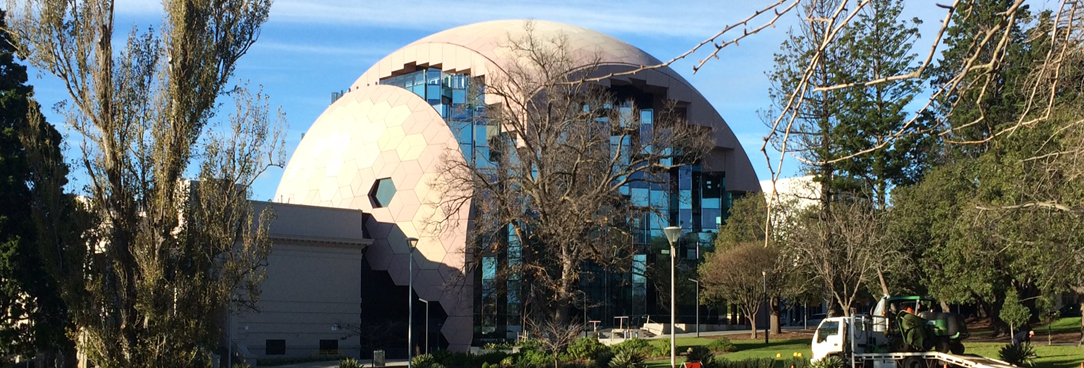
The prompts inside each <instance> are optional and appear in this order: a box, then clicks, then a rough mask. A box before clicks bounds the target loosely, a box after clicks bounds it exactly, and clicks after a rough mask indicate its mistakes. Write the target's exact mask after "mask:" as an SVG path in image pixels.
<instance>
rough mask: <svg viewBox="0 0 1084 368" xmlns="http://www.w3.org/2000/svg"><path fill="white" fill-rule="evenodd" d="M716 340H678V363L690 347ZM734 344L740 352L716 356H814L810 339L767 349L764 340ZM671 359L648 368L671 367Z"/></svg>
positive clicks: (777, 343) (732, 358)
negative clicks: (796, 354) (795, 354)
mask: <svg viewBox="0 0 1084 368" xmlns="http://www.w3.org/2000/svg"><path fill="white" fill-rule="evenodd" d="M712 341H715V340H714V339H708V338H702V337H683V338H679V339H677V343H676V344H677V352H678V357H677V362H678V364H679V365H680V364H681V363H682V362H684V361H685V358H684V357H682V356H681V354H683V353H685V351H686V350H688V349H689V347H690V346H696V345H707V344H710V343H711V342H712ZM730 342H732V343H734V346H736V347H738V351H735V352H733V353H720V354H716V355H715V356H716V357H722V358H726V359H727V360H730V361H737V360H746V359H755V358H773V359H774V358H775V356H776V354H779V355H780V356H781V358H780V359H788V358H791V357H792V355H793V354H794V353H796V352H798V353H802V356H803V357H806V358H808V357H809V356H810V355H812V354H813V353H812V351H811V350H809V339H783V340H771V344H769V345H768V346H767V347H765V346H764V340H730ZM669 366H670V358H669V357H666V358H661V359H658V360H649V361H647V367H649V368H650V367H669Z"/></svg>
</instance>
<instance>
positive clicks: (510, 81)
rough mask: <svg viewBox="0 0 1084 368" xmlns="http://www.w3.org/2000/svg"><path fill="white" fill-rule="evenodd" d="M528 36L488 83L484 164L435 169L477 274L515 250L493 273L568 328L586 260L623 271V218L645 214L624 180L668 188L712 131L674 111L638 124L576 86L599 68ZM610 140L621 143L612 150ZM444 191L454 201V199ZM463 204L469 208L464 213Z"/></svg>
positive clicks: (455, 161)
mask: <svg viewBox="0 0 1084 368" xmlns="http://www.w3.org/2000/svg"><path fill="white" fill-rule="evenodd" d="M525 27H526V30H527V32H526V34H527V35H526V36H525V37H523V38H520V39H512V40H510V43H509V44H508V45H504V46H503V47H506V48H507V49H508V50H509V52H511V53H513V54H514V55H515V56H516V57H515V58H513V59H515V60H516V62H514V63H512V64H511V65H504V66H502V69H503V71H504V74H499V75H498V74H491V75H487V76H486V81H485V83H486V86H485V93H486V94H487V96H486V100H487V101H498V102H497V103H496V104H492V105H490V106H488V107H487V111H488V114H487V116H486V118H487V119H488V121H489V123H490V124H492V125H493V126H495V127H499V128H500V131H501V133H500V134H498V135H496V136H494V137H492V138H490V139H489V150H490V156H489V158H490V160H491V161H490V162H489V163H487V164H485V165H480V164H477V165H476V164H475V163H473V162H466V161H465V160H463V159H462V156H461V155H458V152H457V153H454V154H452V155H451V156H450V157H449V158H448V159H446V160H445V163H444V165H445V167H444V170H442V171H443V172H444V173H445V177H443V178H441V180H442V182H444V183H446V185H447V186H448V188H449V189H450V190H448V191H447V192H446V193H453V194H451V195H449V194H446V195H445V197H444V198H443V199H442V208H443V209H444V210H445V213H447V214H449V216H448V217H449V218H455V215H453V214H455V213H457V211H460V210H466V209H467V208H470V210H471V211H472V217H473V227H472V228H471V230H470V234H469V238H468V240H467V242H468V244H472V247H469V248H470V250H469V252H471V254H469V255H468V260H471V259H473V260H475V261H474V263H475V265H474V266H475V267H477V266H478V262H477V261H478V260H479V259H480V257H481V255H483V254H503V253H506V252H507V251H508V249H509V248H508V247H509V246H510V245H511V246H514V247H516V249H515V251H516V252H518V254H519V255H521V257H522V258H521V260H522V261H521V262H516V263H513V264H508V265H507V267H502V268H499V269H500V270H501V271H500V272H502V274H501V275H500V276H504V277H505V278H515V279H520V278H521V280H523V282H524V283H529V284H531V285H532V286H533V291H532V293H530V294H529V295H528V296H527V297H531V298H535V299H534V300H533V302H531V303H529V304H530V305H532V306H534V307H536V308H540V312H542V313H539V314H535V315H539V316H546V317H544V318H543V320H545V319H552V320H553V321H554V322H555V323H561V324H567V323H568V321H569V319H570V316H569V314H568V309H569V308H570V304H571V303H572V302H573V301H574V297H575V295H574V292H575V291H576V289H577V281H578V280H579V278H580V275H581V273H580V271H581V267H582V266H583V265H584V264H585V262H594V263H596V264H600V265H604V266H607V267H611V266H612V267H628V266H630V265H631V257H632V255H633V252H632V248H631V247H632V241H631V240H632V236H633V234H632V233H630V229H631V228H633V226H631V223H632V221H639V220H640V219H642V218H643V217H644V216H645V215H646V214H647V213H648V212H649V211H652V209H651V208H650V207H649V206H641V205H638V204H637V203H635V202H634V201H632V200H630V198H629V197H628V196H627V195H626V193H624V192H623V189H624V188H628V186H629V185H631V184H633V183H646V184H647V185H657V186H659V185H668V184H666V183H667V182H668V178H669V176H668V175H669V174H668V170H670V169H671V168H675V167H677V166H680V165H682V164H686V163H692V162H695V161H696V160H698V159H699V158H700V157H701V156H703V155H704V154H705V153H706V152H707V151H708V149H709V148H710V146H711V139H710V136H709V134H710V131H708V130H707V129H705V128H703V127H698V126H693V125H690V124H686V123H685V121H684V120H683V119H681V116H680V114H679V112H678V111H655V113H654V118H653V119H652V120H651V121H646V120H641V118H640V114H639V112H638V110H637V109H638V108H639V107H638V106H633V105H632V104H631V103H626V102H625V101H620V100H616V99H615V97H614V96H613V95H611V94H610V93H608V92H607V91H606V89H605V88H603V87H602V86H600V85H598V84H596V83H592V82H584V81H583V79H584V78H585V77H590V76H592V75H594V74H596V71H597V66H598V61H597V59H596V60H586V61H585V60H582V59H577V58H576V57H575V56H574V55H572V53H571V50H570V49H569V47H568V45H567V43H568V41H567V37H564V36H559V37H556V38H553V39H545V38H541V37H539V36H537V35H535V34H534V33H533V31H532V25H531V23H529V22H528V23H526V25H525ZM613 142H624V143H623V144H622V143H617V144H614V143H613ZM454 193H463V194H462V195H454ZM464 204H470V205H464Z"/></svg>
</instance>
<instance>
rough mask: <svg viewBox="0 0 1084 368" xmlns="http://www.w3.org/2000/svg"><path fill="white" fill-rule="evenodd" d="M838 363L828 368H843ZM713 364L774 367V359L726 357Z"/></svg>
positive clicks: (728, 367) (725, 367) (730, 367)
mask: <svg viewBox="0 0 1084 368" xmlns="http://www.w3.org/2000/svg"><path fill="white" fill-rule="evenodd" d="M840 364H841V366H839V367H830V368H843V367H842V362H841V363H840ZM715 365H716V367H718V368H775V360H774V359H772V358H754V359H744V360H737V361H729V360H726V359H719V360H717V361H715ZM823 368H829V367H823Z"/></svg>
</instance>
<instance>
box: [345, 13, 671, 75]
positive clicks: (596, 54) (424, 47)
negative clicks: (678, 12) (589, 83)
mask: <svg viewBox="0 0 1084 368" xmlns="http://www.w3.org/2000/svg"><path fill="white" fill-rule="evenodd" d="M528 31H531V32H533V33H534V35H535V36H537V37H539V38H540V39H541V40H544V41H549V40H553V39H555V38H557V37H562V38H564V42H566V45H567V47H568V49H569V51H570V54H571V55H572V56H573V58H574V62H575V63H577V64H579V65H580V66H588V65H591V64H592V63H595V62H598V63H599V64H603V65H626V66H633V67H639V66H643V65H656V64H660V63H661V61H659V59H656V58H655V57H653V56H651V55H650V54H648V53H647V52H644V50H641V49H639V48H637V47H635V46H632V45H630V44H628V43H625V42H624V41H621V40H619V39H616V38H613V37H611V36H609V35H606V34H603V33H601V32H597V31H593V30H590V29H587V28H583V27H578V26H574V25H570V24H564V23H558V22H551V21H543V20H526V19H512V20H496V21H488V22H481V23H474V24H468V25H465V26H460V27H456V28H452V29H449V30H446V31H442V32H438V33H434V34H432V35H429V36H427V37H425V38H422V39H420V40H417V41H414V42H412V43H410V44H409V45H406V46H404V47H403V48H401V49H399V50H396V51H395V52H393V53H392V54H391V55H388V56H387V57H385V58H384V59H383V60H381V61H380V62H377V63H376V64H375V65H373V67H371V68H369V70H368V71H366V72H365V74H362V76H361V77H360V78H358V80H357V81H356V82H355V83H354V85H353V87H352V89H353V88H357V87H362V86H366V85H373V84H376V82H377V81H379V80H380V79H381V78H384V77H388V76H391V75H395V74H399V73H401V72H409V71H410V70H408V69H412V68H415V67H424V66H428V67H435V66H438V65H439V66H440V68H441V69H443V70H445V71H456V72H465V71H470V74H472V75H483V74H486V72H487V71H489V70H492V69H494V68H497V69H500V68H502V67H503V66H506V65H509V64H510V63H514V62H515V58H514V55H513V54H514V52H513V51H512V50H511V49H509V48H508V47H507V46H508V45H509V44H510V40H519V39H523V38H524V37H525V36H526V35H527V34H528ZM662 70H663V73H664V74H667V75H668V76H670V77H673V78H677V79H680V80H682V82H684V79H683V78H681V76H679V75H678V74H677V73H675V72H674V71H673V70H670V69H669V68H662Z"/></svg>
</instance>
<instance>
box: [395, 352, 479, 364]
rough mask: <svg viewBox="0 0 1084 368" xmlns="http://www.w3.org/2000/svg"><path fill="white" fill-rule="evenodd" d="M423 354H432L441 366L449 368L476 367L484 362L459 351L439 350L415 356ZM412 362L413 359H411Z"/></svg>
mask: <svg viewBox="0 0 1084 368" xmlns="http://www.w3.org/2000/svg"><path fill="white" fill-rule="evenodd" d="M423 355H430V356H432V357H433V361H434V362H436V363H438V364H439V366H440V367H448V368H476V367H478V366H481V365H482V363H476V362H475V360H474V356H472V355H470V354H468V353H464V352H458V351H447V350H437V351H434V352H433V354H422V355H418V356H416V357H414V358H415V359H416V358H418V357H421V356H423ZM411 364H414V363H413V360H411Z"/></svg>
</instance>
